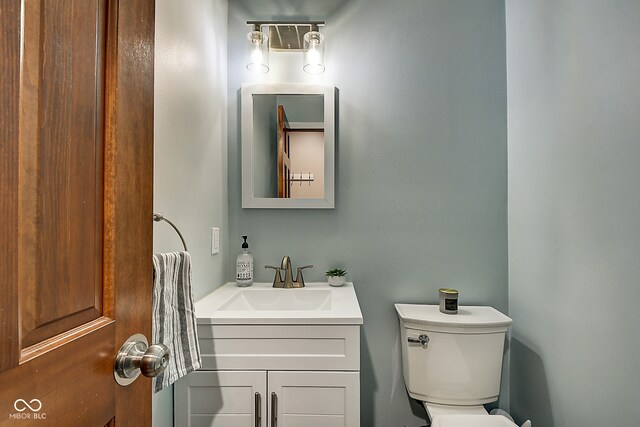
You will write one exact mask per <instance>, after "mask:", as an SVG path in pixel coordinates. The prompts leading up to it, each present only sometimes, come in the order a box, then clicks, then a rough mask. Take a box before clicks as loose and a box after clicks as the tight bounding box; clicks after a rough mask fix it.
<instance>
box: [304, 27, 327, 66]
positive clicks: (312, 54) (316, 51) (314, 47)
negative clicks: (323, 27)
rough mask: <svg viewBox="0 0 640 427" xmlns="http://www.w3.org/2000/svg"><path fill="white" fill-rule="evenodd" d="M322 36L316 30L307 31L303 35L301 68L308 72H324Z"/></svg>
mask: <svg viewBox="0 0 640 427" xmlns="http://www.w3.org/2000/svg"><path fill="white" fill-rule="evenodd" d="M323 40H324V36H323V35H322V34H320V33H319V32H318V31H309V32H308V33H306V34H305V35H304V54H303V64H302V69H303V70H304V71H305V72H307V73H309V74H320V73H323V72H324V43H323Z"/></svg>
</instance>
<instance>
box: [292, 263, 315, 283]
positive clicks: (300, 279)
mask: <svg viewBox="0 0 640 427" xmlns="http://www.w3.org/2000/svg"><path fill="white" fill-rule="evenodd" d="M305 268H313V265H311V264H309V265H305V266H302V267H298V269H297V270H298V271H297V272H296V280H295V281H296V283H298V285H299V286H300V287H301V288H302V287H304V277H302V270H304V269H305Z"/></svg>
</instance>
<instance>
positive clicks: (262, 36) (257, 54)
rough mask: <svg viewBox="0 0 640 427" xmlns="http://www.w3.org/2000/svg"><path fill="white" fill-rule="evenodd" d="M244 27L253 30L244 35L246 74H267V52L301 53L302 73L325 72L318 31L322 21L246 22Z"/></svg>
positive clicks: (322, 41)
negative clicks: (246, 52)
mask: <svg viewBox="0 0 640 427" xmlns="http://www.w3.org/2000/svg"><path fill="white" fill-rule="evenodd" d="M247 25H250V26H251V27H252V29H253V31H251V32H250V33H249V34H247V40H248V43H249V63H248V64H247V69H248V70H249V71H252V72H255V73H266V72H268V71H269V52H302V53H303V55H302V60H303V61H302V69H303V70H304V71H305V72H306V73H309V74H320V73H323V72H324V36H323V35H322V34H321V33H320V31H319V29H320V28H319V27H321V26H324V21H313V22H304V23H294V22H282V21H278V22H274V21H247ZM263 27H266V28H265V30H266V33H264V32H262V28H263ZM267 33H268V34H267Z"/></svg>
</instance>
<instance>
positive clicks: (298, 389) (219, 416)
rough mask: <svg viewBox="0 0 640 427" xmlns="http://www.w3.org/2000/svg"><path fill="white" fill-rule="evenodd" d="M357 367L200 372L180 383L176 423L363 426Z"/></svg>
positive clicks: (208, 426)
mask: <svg viewBox="0 0 640 427" xmlns="http://www.w3.org/2000/svg"><path fill="white" fill-rule="evenodd" d="M359 384H360V378H359V374H358V372H335V371H333V372H332V371H197V372H194V373H192V374H191V375H188V376H187V377H185V378H183V379H181V380H180V381H178V382H177V383H176V386H175V387H176V388H175V395H176V397H175V420H176V422H175V425H176V426H185V427H187V426H189V427H205V426H206V427H262V426H264V427H296V426H304V427H347V426H359V425H360V421H359V420H360V405H359Z"/></svg>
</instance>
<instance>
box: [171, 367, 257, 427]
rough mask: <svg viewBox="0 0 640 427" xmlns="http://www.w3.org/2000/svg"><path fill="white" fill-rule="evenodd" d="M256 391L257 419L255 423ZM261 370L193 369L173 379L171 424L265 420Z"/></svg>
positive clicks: (195, 426)
mask: <svg viewBox="0 0 640 427" xmlns="http://www.w3.org/2000/svg"><path fill="white" fill-rule="evenodd" d="M256 393H259V394H260V398H259V401H258V403H259V406H260V410H259V415H260V417H261V421H260V423H256V416H257V415H258V414H256V399H257V397H256ZM266 394H267V373H266V372H265V371H197V372H193V373H191V374H189V375H187V376H186V377H185V378H182V379H180V380H178V381H177V382H176V385H175V425H176V426H184V427H204V426H206V427H254V426H256V425H261V426H266V425H267V424H266V423H267V412H266V411H267V406H266V405H267V402H266V400H267V398H266Z"/></svg>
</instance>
